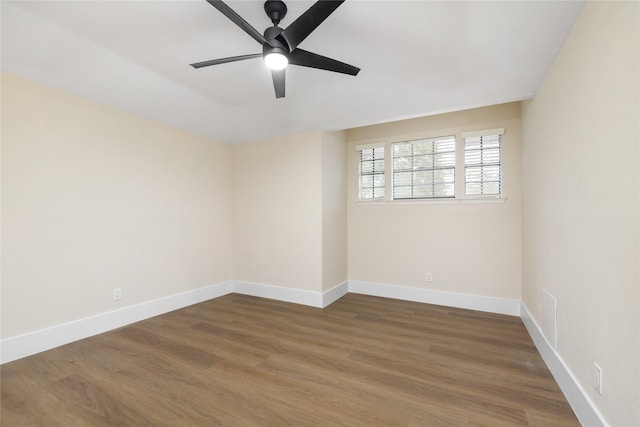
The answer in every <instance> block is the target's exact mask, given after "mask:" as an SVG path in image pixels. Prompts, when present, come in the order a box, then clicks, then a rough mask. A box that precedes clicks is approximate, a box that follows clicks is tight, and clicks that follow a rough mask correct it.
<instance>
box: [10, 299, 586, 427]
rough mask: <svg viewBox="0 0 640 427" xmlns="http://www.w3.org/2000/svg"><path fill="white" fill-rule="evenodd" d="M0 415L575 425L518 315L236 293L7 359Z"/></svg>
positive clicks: (120, 420)
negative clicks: (317, 303) (319, 304)
mask: <svg viewBox="0 0 640 427" xmlns="http://www.w3.org/2000/svg"><path fill="white" fill-rule="evenodd" d="M0 372H1V381H2V383H1V387H2V401H1V409H2V412H1V413H0V416H1V420H2V421H1V425H2V426H6V427H9V426H11V427H19V426H47V427H56V426H61V427H73V426H180V427H182V426H549V427H551V426H574V425H576V426H577V425H579V423H578V421H577V419H576V417H575V415H574V413H573V412H572V410H571V408H570V407H569V405H568V403H567V401H566V400H565V398H564V396H563V395H562V393H561V391H560V389H559V388H558V385H557V384H556V383H555V381H554V380H553V378H552V376H551V374H550V373H549V371H548V370H547V368H546V366H545V364H544V362H543V361H542V359H541V357H540V355H539V354H538V352H537V351H536V348H535V346H534V344H533V342H532V341H531V339H530V337H529V336H528V334H527V332H526V330H525V328H524V326H523V324H522V322H521V321H520V319H519V318H517V317H510V316H502V315H494V314H487V313H481V312H474V311H469V310H460V309H452V308H446V307H439V306H434V305H428V304H420V303H413V302H406V301H397V300H391V299H384V298H376V297H370V296H363V295H356V294H348V295H346V296H344V297H343V298H342V299H340V300H339V301H337V302H335V303H334V304H332V305H331V306H329V307H327V308H325V309H317V308H311V307H306V306H301V305H295V304H289V303H283V302H278V301H272V300H266V299H261V298H254V297H249V296H242V295H235V294H232V295H227V296H225V297H222V298H218V299H215V300H212V301H208V302H204V303H201V304H197V305H194V306H191V307H188V308H185V309H182V310H178V311H174V312H171V313H168V314H165V315H162V316H158V317H155V318H152V319H149V320H145V321H143V322H139V323H136V324H133V325H130V326H127V327H124V328H121V329H118V330H114V331H111V332H108V333H105V334H102V335H98V336H95V337H91V338H88V339H85V340H82V341H78V342H75V343H72V344H68V345H65V346H62V347H58V348H56V349H53V350H49V351H46V352H43V353H40V354H37V355H34V356H30V357H27V358H24V359H21V360H17V361H15V362H11V363H7V364H4V365H2V367H1V368H0Z"/></svg>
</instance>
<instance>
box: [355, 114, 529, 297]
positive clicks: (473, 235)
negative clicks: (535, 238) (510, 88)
mask: <svg viewBox="0 0 640 427" xmlns="http://www.w3.org/2000/svg"><path fill="white" fill-rule="evenodd" d="M499 127H504V128H506V131H505V134H504V135H503V142H502V159H503V160H502V163H503V193H504V196H505V197H507V200H506V201H505V202H504V203H481V204H471V203H462V202H458V203H454V204H451V203H432V202H427V203H418V204H406V203H403V202H402V201H396V202H387V203H382V204H380V203H358V176H357V175H358V153H357V151H356V149H355V147H356V146H357V145H360V144H367V143H373V142H379V141H383V142H387V143H391V142H395V141H402V140H409V139H416V138H422V137H435V136H444V135H453V134H455V135H456V136H457V139H458V150H457V151H458V153H459V155H460V154H461V147H462V145H461V144H462V141H463V139H462V138H461V136H460V133H461V132H465V131H474V130H483V129H493V128H499ZM347 138H348V148H347V156H348V230H349V231H348V234H349V240H348V248H349V279H350V280H362V281H369V282H378V283H387V284H392V285H404V286H415V287H423V288H429V289H436V290H443V291H452V292H462V293H469V294H476V295H485V296H493V297H502V298H515V299H519V298H520V274H521V259H520V248H521V240H520V216H521V210H520V105H519V103H510V104H503V105H497V106H493V107H486V108H478V109H473V110H468V111H461V112H456V113H449V114H442V115H436V116H430V117H423V118H418V119H412V120H405V121H400V122H393V123H387V124H381V125H375V126H367V127H362V128H357V129H351V130H349V131H348V132H347ZM387 157H388V156H387ZM387 164H388V167H390V162H389V159H387ZM462 172H463V171H462V170H458V175H457V182H458V190H460V191H458V193H457V194H461V192H462V186H461V183H462V180H463V175H462ZM388 175H389V174H388ZM390 185H391V184H390V182H389V180H388V182H387V188H389V187H390ZM427 273H432V274H433V282H431V283H427V282H426V281H425V279H426V274H427Z"/></svg>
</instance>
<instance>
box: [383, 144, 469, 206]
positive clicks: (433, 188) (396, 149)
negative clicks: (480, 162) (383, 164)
mask: <svg viewBox="0 0 640 427" xmlns="http://www.w3.org/2000/svg"><path fill="white" fill-rule="evenodd" d="M392 152H393V198H394V199H435V198H453V197H455V187H456V184H455V182H456V138H455V136H444V137H439V138H430V139H420V140H415V141H406V142H397V143H394V144H392Z"/></svg>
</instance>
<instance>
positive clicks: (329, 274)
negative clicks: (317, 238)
mask: <svg viewBox="0 0 640 427" xmlns="http://www.w3.org/2000/svg"><path fill="white" fill-rule="evenodd" d="M346 280H347V151H346V135H345V132H332V133H328V132H323V133H322V290H325V291H326V290H328V289H331V288H333V287H334V286H337V285H339V284H341V283H344V282H345V281H346Z"/></svg>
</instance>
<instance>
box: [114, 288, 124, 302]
mask: <svg viewBox="0 0 640 427" xmlns="http://www.w3.org/2000/svg"><path fill="white" fill-rule="evenodd" d="M120 299H122V288H113V300H114V301H118V300H120Z"/></svg>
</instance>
